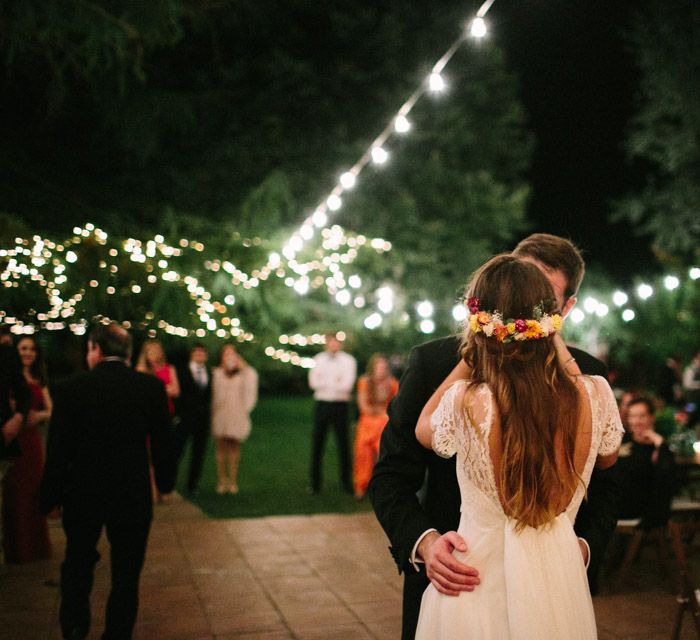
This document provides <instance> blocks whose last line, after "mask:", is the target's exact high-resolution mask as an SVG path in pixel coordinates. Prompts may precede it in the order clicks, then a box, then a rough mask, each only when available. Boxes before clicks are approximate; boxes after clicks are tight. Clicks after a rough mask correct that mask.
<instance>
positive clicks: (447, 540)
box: [369, 343, 479, 595]
mask: <svg viewBox="0 0 700 640" xmlns="http://www.w3.org/2000/svg"><path fill="white" fill-rule="evenodd" d="M439 349H440V347H439V346H438V345H435V344H434V343H432V344H430V346H428V345H426V347H424V348H416V349H413V350H412V351H411V357H410V359H409V364H408V368H407V369H406V372H405V373H404V375H403V377H402V378H401V384H400V386H399V393H398V395H397V396H396V398H395V399H394V401H393V402H392V404H391V406H390V407H389V423H388V425H387V427H386V428H385V429H384V432H383V434H382V441H381V447H380V454H379V460H378V461H377V464H376V465H375V467H374V473H373V476H372V481H371V483H370V486H369V495H370V499H371V500H372V506H373V507H374V511H375V513H376V515H377V519H378V520H379V522H380V524H381V525H382V527H383V528H384V531H385V532H386V534H387V536H388V537H389V541H390V542H391V547H390V550H391V553H392V555H393V556H394V560H395V561H396V564H397V565H398V568H399V571H400V572H401V571H404V572H408V573H411V572H416V571H418V565H416V564H414V560H417V561H423V562H424V563H425V572H426V576H427V577H428V579H430V580H431V582H432V583H433V584H434V585H435V587H436V588H437V589H438V591H440V592H441V593H444V594H447V595H458V593H459V592H460V591H473V590H474V587H475V586H476V585H477V584H479V573H478V571H477V570H476V569H474V568H473V567H469V566H467V565H465V564H463V563H461V562H459V561H458V560H457V559H456V558H455V557H454V556H453V555H452V551H453V550H454V549H459V550H461V551H466V544H465V541H464V540H462V538H461V537H460V536H459V534H457V532H455V531H447V532H445V533H443V534H442V535H440V532H438V531H437V530H436V529H435V524H434V523H433V522H432V520H431V518H429V516H428V515H427V513H426V512H425V510H424V509H423V507H422V505H421V504H420V502H419V501H418V498H417V497H416V492H417V491H418V490H419V489H420V488H421V487H422V486H423V482H424V480H425V473H426V469H427V467H428V460H429V458H430V456H432V455H435V454H433V453H432V452H429V451H428V450H427V449H425V448H424V447H422V446H421V445H420V444H419V443H418V441H417V440H416V436H415V426H416V423H417V421H418V417H419V416H420V413H421V411H422V410H423V407H424V406H425V403H426V402H427V401H428V399H429V398H430V396H431V394H432V393H433V391H434V387H433V386H431V384H430V380H431V379H433V378H437V379H441V378H442V377H444V376H446V375H447V374H448V373H449V372H450V370H451V369H452V367H454V364H455V362H456V357H457V354H456V351H455V354H454V355H455V360H452V358H451V357H449V356H448V357H447V358H444V357H442V358H441V357H440V352H439ZM443 356H444V354H443ZM424 358H425V362H424V361H423V359H424ZM443 360H444V362H443ZM428 365H430V367H429V366H428ZM433 369H435V370H433ZM442 369H445V371H442ZM435 386H437V385H435ZM454 480H455V483H456V477H455V478H454ZM457 509H458V505H457V506H455V511H457Z"/></svg>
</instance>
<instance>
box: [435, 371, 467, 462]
mask: <svg viewBox="0 0 700 640" xmlns="http://www.w3.org/2000/svg"><path fill="white" fill-rule="evenodd" d="M463 387H464V384H463V383H462V382H461V381H458V382H455V384H453V385H452V386H451V387H450V388H449V389H448V390H447V391H445V394H444V395H443V396H442V399H441V400H440V404H438V407H437V409H435V411H434V412H433V415H432V416H430V427H431V429H432V430H433V451H435V453H437V454H438V455H439V456H440V457H442V458H451V457H452V456H453V455H454V454H455V453H456V452H457V429H458V425H459V421H458V420H459V416H460V415H461V406H458V405H457V403H458V402H459V398H461V397H462V396H461V394H460V393H459V392H460V390H461V389H462V388H463Z"/></svg>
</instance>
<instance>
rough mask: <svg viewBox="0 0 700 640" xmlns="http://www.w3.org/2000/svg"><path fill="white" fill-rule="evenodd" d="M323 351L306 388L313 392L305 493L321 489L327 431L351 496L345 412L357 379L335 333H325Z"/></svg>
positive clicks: (343, 481)
mask: <svg viewBox="0 0 700 640" xmlns="http://www.w3.org/2000/svg"><path fill="white" fill-rule="evenodd" d="M325 339H326V348H325V350H324V351H322V352H321V353H319V354H317V355H316V356H315V357H314V366H313V368H312V369H311V370H310V371H309V387H311V389H312V390H313V392H314V400H315V401H316V403H315V406H314V425H313V434H312V440H311V484H310V486H309V488H308V492H309V493H311V494H315V493H318V492H319V491H320V490H321V481H322V474H321V468H322V464H323V448H324V446H325V444H326V435H327V433H328V428H329V427H332V428H333V431H334V433H335V442H336V446H337V449H338V458H339V460H340V462H339V464H340V484H341V486H342V488H343V490H344V491H345V492H346V493H352V483H351V481H350V456H349V452H348V409H349V404H350V396H351V395H352V389H353V386H354V384H355V378H356V377H357V363H356V362H355V358H353V357H352V356H351V355H350V354H349V353H345V352H344V351H342V345H341V342H340V340H338V338H337V336H336V334H334V333H327V334H326V336H325Z"/></svg>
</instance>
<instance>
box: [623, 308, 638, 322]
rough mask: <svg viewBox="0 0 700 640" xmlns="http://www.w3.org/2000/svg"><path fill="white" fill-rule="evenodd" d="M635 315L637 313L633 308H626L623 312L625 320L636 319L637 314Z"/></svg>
mask: <svg viewBox="0 0 700 640" xmlns="http://www.w3.org/2000/svg"><path fill="white" fill-rule="evenodd" d="M635 315H636V314H635V313H634V311H633V310H632V309H625V310H624V311H623V312H622V319H623V320H624V321H625V322H630V321H631V320H634V316H635Z"/></svg>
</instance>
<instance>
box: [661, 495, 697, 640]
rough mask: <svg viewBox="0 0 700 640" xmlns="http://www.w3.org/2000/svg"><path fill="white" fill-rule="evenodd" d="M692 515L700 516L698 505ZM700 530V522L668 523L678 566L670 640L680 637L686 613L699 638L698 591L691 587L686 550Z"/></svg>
mask: <svg viewBox="0 0 700 640" xmlns="http://www.w3.org/2000/svg"><path fill="white" fill-rule="evenodd" d="M694 514H695V515H696V516H697V515H698V514H700V504H697V508H696V509H694ZM676 515H677V516H678V515H684V516H687V515H689V514H688V512H687V511H686V512H680V511H677V513H676ZM698 529H700V522H698V521H697V520H696V521H695V522H690V523H689V522H680V521H678V520H676V519H674V517H673V516H672V517H671V520H669V522H668V533H669V537H670V538H671V548H672V549H673V554H674V555H675V557H676V563H677V565H678V582H679V585H678V595H677V596H676V602H677V603H678V609H677V611H676V618H675V621H674V623H673V634H672V635H671V638H672V640H678V639H679V638H680V637H681V627H682V626H683V616H684V615H685V613H686V611H688V612H690V614H691V616H692V619H693V622H694V623H695V632H696V634H697V637H698V638H700V602H698V600H699V598H700V590H698V589H696V588H695V587H694V586H693V585H694V582H693V579H692V577H691V573H690V565H689V563H688V554H687V550H688V548H689V542H692V538H693V537H694V535H695V533H696V532H697V530H698Z"/></svg>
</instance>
